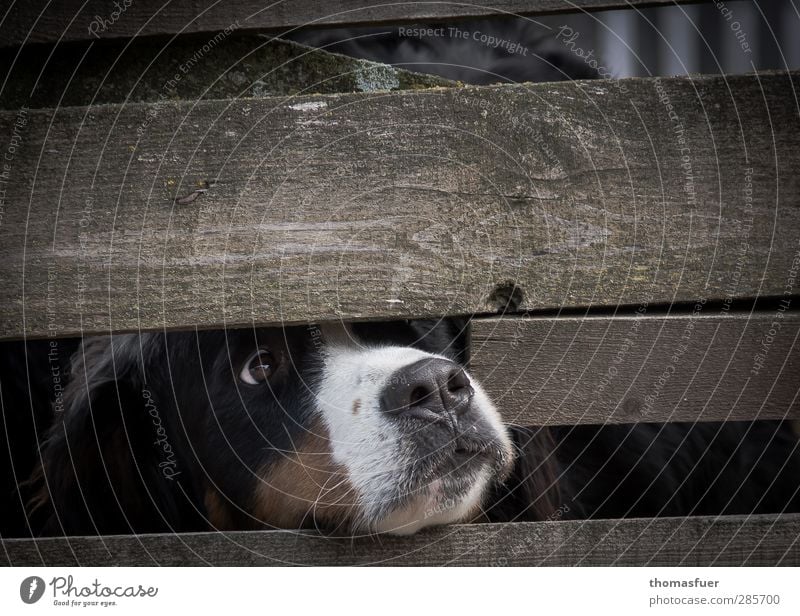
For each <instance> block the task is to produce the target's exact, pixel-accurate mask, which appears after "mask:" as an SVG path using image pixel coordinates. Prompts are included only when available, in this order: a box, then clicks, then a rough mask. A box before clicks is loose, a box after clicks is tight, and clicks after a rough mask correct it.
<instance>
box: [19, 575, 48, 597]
mask: <svg viewBox="0 0 800 616" xmlns="http://www.w3.org/2000/svg"><path fill="white" fill-rule="evenodd" d="M43 594H44V580H43V579H42V578H40V577H38V576H36V575H32V576H31V577H26V578H25V579H24V580H22V584H20V585H19V598H20V599H22V601H23V602H25V603H36V602H37V601H38V600H39V599H41V598H42V595H43Z"/></svg>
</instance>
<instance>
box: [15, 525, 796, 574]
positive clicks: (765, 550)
mask: <svg viewBox="0 0 800 616" xmlns="http://www.w3.org/2000/svg"><path fill="white" fill-rule="evenodd" d="M1 543H2V548H3V554H4V558H5V561H6V563H7V564H9V565H14V566H17V567H20V566H38V565H47V566H59V567H61V566H73V565H83V566H109V565H114V566H117V565H132V566H135V565H142V566H147V565H150V566H152V565H162V566H180V565H202V564H209V565H236V566H245V565H319V566H330V565H427V566H429V565H474V566H504V565H528V566H534V565H546V566H562V565H569V566H572V565H595V566H598V565H628V566H634V565H659V566H670V565H687V566H707V565H718V566H738V565H786V566H790V565H791V566H798V565H800V515H798V514H785V515H780V516H773V515H758V516H724V517H718V518H714V517H695V518H661V519H630V520H590V521H574V522H573V521H570V522H517V523H506V524H467V525H457V526H449V527H443V528H439V529H433V530H429V531H425V532H422V533H419V534H416V535H413V536H411V537H402V538H398V537H381V538H380V539H378V538H361V539H333V538H329V537H323V536H321V535H318V534H315V533H311V532H292V531H265V532H228V533H190V534H182V535H139V536H111V537H74V538H70V539H64V538H55V539H39V540H27V539H6V540H3V541H2V542H1Z"/></svg>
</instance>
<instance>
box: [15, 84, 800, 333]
mask: <svg viewBox="0 0 800 616" xmlns="http://www.w3.org/2000/svg"><path fill="white" fill-rule="evenodd" d="M797 81H798V74H797V73H791V74H785V73H784V74H761V75H756V76H737V77H728V78H723V77H702V78H674V79H663V80H661V81H660V82H655V81H653V80H625V81H613V82H610V81H592V82H571V83H558V84H535V85H517V86H491V87H474V88H441V89H432V90H424V91H419V92H416V91H414V92H396V93H395V92H390V93H382V94H365V93H360V94H345V95H329V96H323V95H320V96H310V97H299V98H295V99H291V100H286V99H285V98H279V99H259V100H234V101H200V102H199V103H190V102H164V103H154V104H132V105H125V106H116V105H109V106H96V107H91V108H61V109H58V110H49V109H48V110H30V111H28V112H27V113H25V114H22V115H21V114H18V113H15V112H2V113H0V135H3V136H8V135H12V134H13V133H14V131H15V130H16V131H17V132H18V133H20V134H21V138H20V143H19V146H18V147H17V148H16V149H15V151H14V155H13V156H12V157H11V158H12V160H11V161H10V162H9V163H7V164H8V165H9V168H8V169H7V170H6V172H5V173H6V178H7V180H6V181H7V183H6V184H4V186H5V187H6V193H5V210H4V213H3V216H4V217H3V220H2V227H0V285H2V289H3V292H4V294H5V297H6V298H7V300H6V301H4V302H3V306H2V314H0V336H2V337H14V336H20V335H21V334H27V335H37V336H42V335H46V334H48V333H54V334H59V335H69V334H75V333H78V332H81V331H83V332H85V333H93V332H104V331H108V330H109V329H113V330H117V331H121V330H135V329H137V328H160V327H170V328H173V327H182V326H195V325H196V326H199V327H218V326H221V325H223V324H225V325H229V326H233V325H248V324H251V323H253V322H256V323H260V324H268V323H283V322H309V321H315V320H323V319H337V318H347V319H356V318H367V317H369V318H375V317H387V318H392V317H394V318H401V317H406V316H424V315H437V314H445V313H473V312H482V311H486V312H492V311H494V310H496V309H498V308H499V307H500V306H499V305H498V304H499V303H502V302H501V301H499V299H498V297H502V295H503V294H502V293H500V294H498V293H495V290H496V289H503V288H507V287H508V282H509V281H513V282H514V283H515V284H516V285H517V286H518V287H519V293H517V294H516V299H517V306H516V307H517V308H519V309H537V308H557V307H561V306H570V305H571V306H576V305H578V306H583V305H589V304H607V305H608V304H610V305H616V304H633V305H636V304H638V303H640V302H649V303H650V304H654V303H670V302H676V301H692V300H694V299H695V298H698V297H705V298H708V299H712V300H713V299H719V300H723V299H726V298H728V297H731V296H733V297H749V296H756V295H782V294H783V293H784V292H786V290H787V288H788V287H790V286H791V285H792V284H794V283H793V282H792V279H791V271H792V267H793V265H792V262H793V259H797V256H798V251H799V250H800V244H798V236H800V207H798V203H800V186H798V184H800V175H798V174H797V172H796V171H797V169H798V167H800V121H799V119H798V110H797V106H796V102H795V97H794V92H795V90H796V88H797V85H798V83H797ZM659 96H661V97H662V98H663V97H664V96H666V97H667V98H668V99H669V102H670V104H671V105H672V106H673V112H674V114H677V115H674V114H673V118H674V117H677V119H678V121H679V122H680V125H681V126H682V128H683V133H682V135H683V138H684V139H685V142H684V143H681V142H680V141H679V140H678V134H677V133H676V132H675V126H676V125H675V122H674V120H673V119H670V116H669V110H668V109H667V107H665V105H664V104H662V103H661V102H659ZM23 116H24V117H23ZM20 118H22V119H20ZM22 120H24V122H25V125H24V126H20V127H16V128H15V122H16V123H19V122H21V121H22ZM7 143H8V141H5V143H4V144H0V145H3V146H4V147H5V145H6V144H7ZM687 169H688V171H690V173H691V176H692V187H690V188H691V191H690V192H687V175H686V172H687ZM748 169H750V170H751V172H746V170H748ZM206 186H210V189H208V190H206V191H205V192H195V191H196V190H197V189H200V190H201V191H202V190H204V189H205V187H206ZM191 195H194V196H195V197H196V198H192V196H191ZM187 197H188V198H187ZM176 198H179V199H180V201H179V203H176V202H175V199H176Z"/></svg>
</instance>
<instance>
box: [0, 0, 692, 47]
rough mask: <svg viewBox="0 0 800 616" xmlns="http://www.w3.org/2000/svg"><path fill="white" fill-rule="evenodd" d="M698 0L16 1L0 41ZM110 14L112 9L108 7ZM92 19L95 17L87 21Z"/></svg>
mask: <svg viewBox="0 0 800 616" xmlns="http://www.w3.org/2000/svg"><path fill="white" fill-rule="evenodd" d="M696 1H698V0H489V1H486V2H481V3H479V4H477V3H464V4H460V3H457V2H401V3H373V2H365V1H364V0H340V1H339V2H337V3H336V4H335V5H330V4H326V3H320V2H317V1H316V0H290V1H288V2H279V3H272V4H269V5H265V4H264V3H263V2H257V1H255V0H244V1H238V2H233V3H232V2H220V1H219V0H199V1H195V2H191V3H184V2H178V1H177V0H174V1H173V2H168V3H165V2H163V1H162V0H134V1H133V2H130V1H128V2H123V1H122V0H119V5H120V6H122V5H127V6H126V7H125V9H124V10H123V11H115V6H114V4H113V3H109V2H106V1H104V0H88V2H85V3H83V5H82V6H80V7H77V6H76V5H72V4H68V3H67V4H64V3H48V2H44V1H42V0H28V1H26V2H17V3H15V4H14V6H13V7H12V8H11V10H10V12H9V15H8V16H7V17H6V19H5V20H4V22H3V23H0V41H1V42H0V45H19V44H22V43H40V42H55V41H57V40H64V41H70V40H82V39H90V38H93V37H96V38H117V37H128V36H137V35H139V36H140V35H148V34H173V33H187V34H188V33H194V32H209V31H215V30H224V29H225V28H227V27H229V26H230V25H231V24H233V23H237V24H239V27H241V28H259V29H260V28H267V29H273V28H274V29H291V28H296V27H300V26H305V25H309V26H334V25H336V26H338V25H350V24H353V25H354V24H362V25H363V24H370V23H383V22H391V21H398V22H410V21H430V20H441V19H452V18H458V17H484V16H492V15H507V14H517V15H535V14H543V13H557V12H565V11H579V10H601V9H611V8H629V7H634V6H635V7H643V6H654V5H672V4H680V3H684V4H686V3H689V2H696ZM115 13H116V14H117V16H116V17H114V14H115ZM93 22H95V23H97V24H98V25H96V26H92V23H93Z"/></svg>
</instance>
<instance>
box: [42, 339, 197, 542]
mask: <svg viewBox="0 0 800 616" xmlns="http://www.w3.org/2000/svg"><path fill="white" fill-rule="evenodd" d="M158 343H159V339H158V335H157V334H143V335H134V334H130V335H121V336H113V337H108V338H93V339H89V340H87V341H86V342H84V344H83V345H82V346H81V347H80V348H79V349H78V351H77V352H76V354H75V356H74V358H73V362H72V370H71V376H70V381H69V383H68V385H67V387H66V388H65V390H64V395H63V398H62V400H60V401H57V402H56V405H55V409H54V421H53V425H52V427H51V429H50V431H49V432H48V435H47V438H46V440H45V441H44V442H43V443H42V444H41V447H40V454H41V466H40V468H39V469H38V471H37V473H36V474H35V477H34V479H33V481H34V482H35V483H36V484H37V485H36V496H35V497H34V499H33V500H32V501H31V513H32V516H33V519H34V520H37V519H38V521H39V522H40V523H41V527H42V534H50V535H62V534H66V535H77V534H81V535H84V534H115V533H131V532H137V533H138V532H158V531H170V530H179V529H180V527H181V524H182V513H183V510H185V508H186V505H187V503H186V492H185V491H184V490H183V489H182V486H181V477H180V474H181V461H180V459H179V455H180V454H179V447H178V446H177V443H176V442H175V441H176V440H177V437H172V440H173V442H170V438H171V435H170V434H169V424H170V422H169V420H168V417H167V416H166V415H167V414H168V409H167V407H164V408H162V407H161V405H160V402H159V401H158V400H157V399H155V396H154V394H152V393H151V392H150V390H149V389H148V387H147V384H146V373H145V368H146V364H147V356H148V355H151V356H152V355H156V354H158V352H159V350H158V349H159V344H158Z"/></svg>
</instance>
